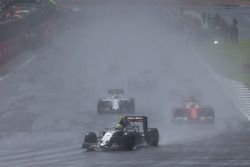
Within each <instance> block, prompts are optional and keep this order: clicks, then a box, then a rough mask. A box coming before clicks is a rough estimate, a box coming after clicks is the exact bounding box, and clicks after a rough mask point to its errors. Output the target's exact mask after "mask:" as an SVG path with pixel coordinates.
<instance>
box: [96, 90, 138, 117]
mask: <svg viewBox="0 0 250 167" xmlns="http://www.w3.org/2000/svg"><path fill="white" fill-rule="evenodd" d="M108 94H109V95H108V96H107V97H104V98H101V99H99V100H98V102H97V112H98V113H99V114H101V113H117V114H119V113H134V112H135V100H134V98H127V97H125V96H124V90H123V89H110V90H108Z"/></svg>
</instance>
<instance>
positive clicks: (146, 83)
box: [128, 71, 158, 91]
mask: <svg viewBox="0 0 250 167" xmlns="http://www.w3.org/2000/svg"><path fill="white" fill-rule="evenodd" d="M157 85H158V83H157V79H156V77H155V76H154V74H153V73H152V72H151V71H142V72H140V73H138V74H137V75H136V76H134V77H132V78H130V79H129V80H128V88H129V89H131V90H135V91H144V90H151V89H154V88H155V87H157Z"/></svg>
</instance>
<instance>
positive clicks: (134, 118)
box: [124, 116, 147, 122]
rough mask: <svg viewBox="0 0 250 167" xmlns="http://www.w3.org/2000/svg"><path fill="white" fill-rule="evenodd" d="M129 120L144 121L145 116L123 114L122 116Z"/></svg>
mask: <svg viewBox="0 0 250 167" xmlns="http://www.w3.org/2000/svg"><path fill="white" fill-rule="evenodd" d="M124 118H125V119H126V120H128V121H129V122H146V121H147V117H145V116H125V117H124Z"/></svg>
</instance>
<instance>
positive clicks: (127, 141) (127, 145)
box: [122, 133, 135, 151]
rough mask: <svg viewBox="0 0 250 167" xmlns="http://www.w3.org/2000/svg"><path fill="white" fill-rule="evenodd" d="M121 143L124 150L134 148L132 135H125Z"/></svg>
mask: <svg viewBox="0 0 250 167" xmlns="http://www.w3.org/2000/svg"><path fill="white" fill-rule="evenodd" d="M122 141H123V147H124V149H125V150H128V151H131V150H133V148H134V147H135V136H134V135H133V134H132V133H127V134H126V133H125V134H124V135H123V139H122Z"/></svg>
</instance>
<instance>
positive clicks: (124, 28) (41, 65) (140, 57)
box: [0, 5, 249, 167]
mask: <svg viewBox="0 0 250 167" xmlns="http://www.w3.org/2000/svg"><path fill="white" fill-rule="evenodd" d="M83 10H84V11H85V16H84V17H83V18H82V20H81V22H82V24H81V26H80V27H79V26H77V27H74V28H71V29H69V30H68V31H66V32H65V33H64V34H62V35H61V36H59V37H58V38H57V39H55V40H54V41H53V43H52V44H51V46H48V47H46V48H43V49H41V50H39V51H36V52H35V53H24V54H23V55H19V56H17V57H15V58H14V59H13V60H12V61H11V62H9V63H7V64H6V65H5V66H3V67H2V68H1V78H0V92H1V94H0V99H1V100H0V105H1V109H0V143H1V144H0V166H5V167H16V166H17V167H31V166H32V167H33V166H36V167H43V166H46V167H48V166H49V167H59V166H60V167H61V166H74V167H78V166H79V167H80V166H81V167H82V166H84V167H92V166H109V167H110V166H111V167H112V166H114V167H117V166H138V167H139V166H140V167H141V166H176V167H177V166H178V167H179V166H192V167H193V166H223V165H224V166H230V165H232V161H233V165H234V166H240V165H241V166H244V165H245V166H246V165H249V164H248V163H249V160H248V158H247V157H249V156H247V154H244V152H245V151H248V150H249V148H247V147H242V150H243V151H244V152H243V151H242V152H241V151H239V152H240V153H242V154H244V156H245V159H244V160H243V159H242V160H241V159H239V157H238V156H236V155H235V154H232V155H231V156H227V154H229V153H230V152H231V151H234V150H232V149H231V147H230V146H231V144H230V143H232V141H231V140H227V137H224V136H223V135H222V134H224V133H225V132H227V131H230V129H232V127H237V126H239V125H240V124H241V122H242V121H245V118H244V117H243V116H242V115H241V114H240V112H239V111H238V110H237V108H236V107H235V106H234V105H233V103H232V102H231V101H230V98H227V97H226V94H225V92H223V89H222V88H221V87H220V85H219V84H218V83H217V82H216V80H215V79H214V77H213V76H212V75H211V74H210V73H209V72H208V71H207V69H206V68H205V67H204V65H203V64H202V62H201V61H200V60H199V59H198V58H197V55H195V52H194V49H193V48H192V47H191V46H190V45H189V42H188V41H187V40H186V38H185V37H183V35H182V34H179V33H178V32H175V31H173V29H172V28H169V25H170V24H171V22H172V20H170V18H172V17H170V16H169V15H168V14H169V13H171V10H172V9H166V7H164V6H129V5H125V6H112V5H111V6H108V5H103V6H98V5H96V6H84V7H83ZM165 16H166V17H165ZM168 19H169V20H168ZM114 69H115V70H114ZM145 70H147V71H151V72H152V73H153V75H154V76H153V77H154V79H155V81H156V82H157V86H156V87H154V88H152V89H145V90H143V91H141V90H138V91H134V90H129V88H128V87H127V82H128V80H129V79H130V78H131V77H133V76H136V75H137V74H138V73H140V72H141V71H145ZM109 88H124V89H125V92H126V95H127V96H131V97H134V98H135V99H136V114H137V115H146V116H148V117H149V126H150V127H157V128H159V130H160V136H161V138H160V146H159V147H157V148H147V147H146V148H138V149H136V150H135V151H132V152H119V151H118V152H85V151H84V150H81V144H82V141H83V136H84V133H85V132H87V131H97V132H98V130H101V129H103V128H104V127H112V126H114V125H115V124H116V122H117V121H118V119H119V117H120V115H97V111H96V102H97V99H98V98H100V97H102V96H104V95H106V93H107V89H109ZM176 89H177V90H180V91H183V92H185V91H186V90H187V89H190V90H191V89H196V90H200V93H201V101H202V103H203V104H204V105H209V106H212V107H213V108H214V109H215V111H216V122H215V124H214V125H203V124H188V125H186V124H184V125H176V124H173V123H172V122H171V110H172V108H173V107H174V106H176V105H180V101H181V99H176V98H173V97H172V95H171V93H170V92H172V90H176ZM184 94H185V93H184ZM221 135H222V137H221ZM229 136H230V135H229ZM236 136H237V137H240V136H238V135H236ZM214 137H216V139H213V138H214ZM208 139H213V140H208ZM224 139H225V140H224ZM203 140H205V141H207V140H208V142H205V143H204V144H203V143H200V141H203ZM220 140H222V141H225V142H226V143H229V144H227V145H222V146H220V147H219V146H218V147H216V145H215V143H219V144H220V143H221V142H220ZM194 141H195V142H194ZM196 141H197V143H199V144H200V145H198V146H197V145H196ZM189 142H191V143H193V144H186V145H184V144H183V143H189ZM236 143H237V140H236ZM243 146H247V144H245V143H244V144H243ZM221 147H222V149H221ZM206 151H208V152H206ZM213 151H214V152H216V153H217V154H214V152H213ZM215 155H218V156H215ZM220 155H221V156H222V158H221V159H220V160H218V161H217V160H216V158H219V156H220ZM223 155H225V156H226V158H225V157H223ZM242 157H243V156H242Z"/></svg>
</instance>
